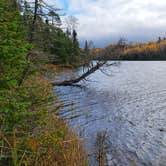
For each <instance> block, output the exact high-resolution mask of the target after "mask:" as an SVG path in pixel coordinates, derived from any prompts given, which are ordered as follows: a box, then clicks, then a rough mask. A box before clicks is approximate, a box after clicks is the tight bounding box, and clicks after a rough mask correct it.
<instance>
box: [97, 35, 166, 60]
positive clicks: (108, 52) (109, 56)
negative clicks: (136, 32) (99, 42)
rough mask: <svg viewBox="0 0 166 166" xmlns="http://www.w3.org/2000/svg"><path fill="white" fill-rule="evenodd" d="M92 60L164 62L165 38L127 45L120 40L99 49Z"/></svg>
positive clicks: (165, 55) (165, 52) (165, 58)
mask: <svg viewBox="0 0 166 166" xmlns="http://www.w3.org/2000/svg"><path fill="white" fill-rule="evenodd" d="M94 59H105V60H140V61H141V60H166V38H163V39H162V38H161V37H159V38H158V40H157V41H153V42H149V43H131V44H128V43H126V42H125V40H124V39H120V40H119V42H118V43H117V44H112V45H110V46H107V47H106V48H104V49H99V50H98V51H97V52H96V53H95V56H94Z"/></svg>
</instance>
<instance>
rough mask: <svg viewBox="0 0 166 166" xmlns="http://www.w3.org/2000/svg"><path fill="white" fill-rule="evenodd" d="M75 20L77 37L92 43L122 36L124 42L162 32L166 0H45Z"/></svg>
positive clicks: (164, 31) (101, 43)
mask: <svg viewBox="0 0 166 166" xmlns="http://www.w3.org/2000/svg"><path fill="white" fill-rule="evenodd" d="M48 2H50V3H52V4H55V5H56V6H59V7H60V8H63V9H64V13H66V14H68V15H74V16H76V17H77V18H78V20H79V25H78V27H77V31H78V34H79V40H80V42H81V43H83V42H84V41H85V40H92V41H94V43H95V45H96V47H102V46H105V45H107V44H109V43H114V42H116V41H117V40H118V39H119V38H120V37H124V38H126V39H127V41H128V42H144V41H150V40H157V38H158V36H163V37H164V36H166V0H48Z"/></svg>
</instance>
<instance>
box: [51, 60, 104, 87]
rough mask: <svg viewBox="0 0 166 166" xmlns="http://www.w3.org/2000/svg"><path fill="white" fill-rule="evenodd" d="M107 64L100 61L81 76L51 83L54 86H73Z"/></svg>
mask: <svg viewBox="0 0 166 166" xmlns="http://www.w3.org/2000/svg"><path fill="white" fill-rule="evenodd" d="M105 64H106V62H99V63H97V64H96V65H95V66H94V67H92V68H90V69H89V70H88V71H87V72H85V73H84V74H82V75H81V76H79V77H78V78H75V79H71V80H66V81H62V82H53V83H51V84H52V85H53V86H71V85H74V84H76V83H78V82H80V81H81V80H85V79H86V78H87V77H88V76H89V75H91V74H92V73H94V72H95V71H97V70H99V69H100V68H101V67H102V66H104V65H105Z"/></svg>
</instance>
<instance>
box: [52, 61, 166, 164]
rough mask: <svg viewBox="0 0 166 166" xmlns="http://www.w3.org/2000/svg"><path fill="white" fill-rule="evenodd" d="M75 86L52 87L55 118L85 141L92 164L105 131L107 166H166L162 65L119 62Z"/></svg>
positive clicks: (165, 69)
mask: <svg viewBox="0 0 166 166" xmlns="http://www.w3.org/2000/svg"><path fill="white" fill-rule="evenodd" d="M107 73H109V74H110V76H106V75H104V74H103V73H102V72H100V71H97V72H96V73H94V74H93V75H91V76H90V78H88V79H89V80H90V81H89V82H82V83H81V84H82V85H84V87H83V88H80V87H57V88H55V91H56V93H58V94H59V95H60V97H61V99H62V100H64V101H65V102H66V107H65V108H64V110H62V112H61V113H60V116H61V117H62V118H64V119H66V120H67V122H68V123H69V125H70V126H71V128H72V129H73V130H75V131H77V133H78V135H79V137H80V138H81V139H83V140H84V143H85V147H86V149H87V151H88V153H89V158H90V165H92V166H96V165H97V160H96V149H97V145H96V139H97V135H98V133H101V132H105V133H106V145H105V146H106V157H107V164H106V165H110V166H130V165H131V166H133V165H138V166H144V165H145V166H166V62H121V63H120V65H119V66H116V67H108V68H107Z"/></svg>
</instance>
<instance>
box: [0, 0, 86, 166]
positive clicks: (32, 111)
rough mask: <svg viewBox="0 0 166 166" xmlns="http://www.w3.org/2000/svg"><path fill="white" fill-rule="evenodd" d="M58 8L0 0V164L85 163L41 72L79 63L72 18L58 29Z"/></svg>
mask: <svg viewBox="0 0 166 166" xmlns="http://www.w3.org/2000/svg"><path fill="white" fill-rule="evenodd" d="M60 12H61V9H57V8H54V7H52V6H49V4H47V1H44V0H34V1H26V0H20V1H16V0H1V1H0V129H1V130H0V165H4V166H6V165H12V166H23V165H26V166H32V165H34V166H39V165H40V166H41V165H43V166H46V165H51V166H54V165H55V166H57V165H58V166H60V165H68V166H73V165H87V156H86V153H85V151H84V148H83V146H82V143H81V141H79V140H78V139H77V136H76V134H75V133H73V132H71V131H70V130H69V129H68V127H67V125H66V124H65V122H64V121H63V120H60V119H59V118H58V117H57V116H56V113H57V112H58V111H59V110H60V108H61V107H62V106H63V102H61V101H60V100H59V99H58V96H56V95H55V94H53V90H52V85H51V84H50V83H49V82H48V81H47V79H45V78H44V76H43V75H44V74H46V73H47V72H48V70H49V68H50V67H49V66H52V65H53V66H54V65H64V66H65V65H66V66H73V67H75V66H79V65H80V63H81V61H82V53H81V49H80V48H79V43H78V39H77V32H76V30H75V29H74V26H75V25H74V24H75V22H74V21H75V19H74V18H73V17H69V25H70V26H69V27H68V28H67V29H66V30H62V29H61V26H60V25H61V24H62V22H61V18H60V15H61V13H60ZM53 68H55V67H53ZM43 73H44V74H43Z"/></svg>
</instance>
